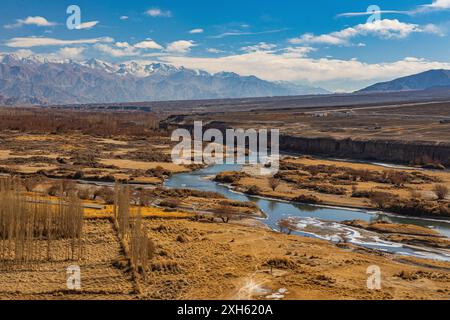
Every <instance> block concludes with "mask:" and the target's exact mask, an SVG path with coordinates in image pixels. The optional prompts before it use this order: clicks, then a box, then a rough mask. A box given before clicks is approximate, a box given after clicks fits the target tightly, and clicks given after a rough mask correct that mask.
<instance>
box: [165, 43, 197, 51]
mask: <svg viewBox="0 0 450 320" xmlns="http://www.w3.org/2000/svg"><path fill="white" fill-rule="evenodd" d="M195 45H196V44H195V43H194V41H192V40H178V41H174V42H172V43H170V44H169V45H168V46H167V48H166V50H167V51H168V52H174V53H186V52H189V51H190V50H191V48H192V47H194V46H195Z"/></svg>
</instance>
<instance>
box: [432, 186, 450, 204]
mask: <svg viewBox="0 0 450 320" xmlns="http://www.w3.org/2000/svg"><path fill="white" fill-rule="evenodd" d="M433 191H434V193H435V194H436V197H437V198H438V200H444V199H445V198H447V196H448V195H449V193H450V189H449V188H448V187H447V186H446V185H444V184H436V185H435V186H434V187H433Z"/></svg>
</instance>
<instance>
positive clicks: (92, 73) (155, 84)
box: [0, 54, 330, 104]
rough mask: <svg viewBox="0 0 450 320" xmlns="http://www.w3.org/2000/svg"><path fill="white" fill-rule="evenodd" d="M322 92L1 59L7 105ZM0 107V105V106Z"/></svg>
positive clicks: (174, 71)
mask: <svg viewBox="0 0 450 320" xmlns="http://www.w3.org/2000/svg"><path fill="white" fill-rule="evenodd" d="M328 93H330V92H328V91H326V90H324V89H322V88H314V87H308V86H301V85H296V84H293V83H283V82H269V81H266V80H262V79H259V78H257V77H255V76H240V75H238V74H236V73H233V72H226V71H223V72H217V73H214V74H211V73H208V72H206V71H203V70H195V69H187V68H185V67H176V66H173V65H170V64H164V63H159V62H154V63H141V62H136V61H129V62H124V63H118V64H114V63H109V62H105V61H102V60H98V59H89V60H86V61H81V62H79V61H74V60H70V59H65V60H55V59H48V58H45V57H40V56H30V57H27V58H22V57H19V56H17V55H15V54H3V55H1V56H0V96H2V100H1V101H3V103H5V101H6V102H7V104H73V103H116V102H126V101H136V102H137V101H167V100H193V99H216V98H247V97H264V96H289V95H304V94H328ZM1 101H0V102H1Z"/></svg>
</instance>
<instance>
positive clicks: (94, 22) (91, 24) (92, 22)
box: [75, 21, 98, 30]
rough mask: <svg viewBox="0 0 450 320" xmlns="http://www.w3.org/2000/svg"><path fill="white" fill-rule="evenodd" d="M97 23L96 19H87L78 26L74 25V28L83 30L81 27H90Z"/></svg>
mask: <svg viewBox="0 0 450 320" xmlns="http://www.w3.org/2000/svg"><path fill="white" fill-rule="evenodd" d="M97 24H98V21H88V22H83V23H80V25H79V26H77V27H75V29H78V30H83V29H92V28H93V27H95V26H96V25H97Z"/></svg>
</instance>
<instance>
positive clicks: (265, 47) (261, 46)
mask: <svg viewBox="0 0 450 320" xmlns="http://www.w3.org/2000/svg"><path fill="white" fill-rule="evenodd" d="M276 47H277V46H276V45H275V44H272V43H266V42H260V43H258V44H255V45H251V46H246V47H242V48H241V50H242V51H246V52H253V51H271V50H272V49H275V48H276Z"/></svg>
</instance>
